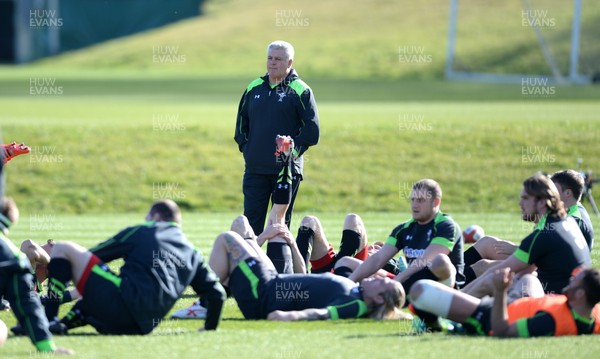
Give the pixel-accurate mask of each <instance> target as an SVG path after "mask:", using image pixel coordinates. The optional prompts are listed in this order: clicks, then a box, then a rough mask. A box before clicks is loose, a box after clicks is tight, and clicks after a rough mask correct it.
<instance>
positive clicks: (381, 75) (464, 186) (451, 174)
mask: <svg viewBox="0 0 600 359" xmlns="http://www.w3.org/2000/svg"><path fill="white" fill-rule="evenodd" d="M467 1H468V0H465V1H463V0H461V4H463V5H464V4H466V5H464V6H463V7H462V8H461V14H462V15H463V16H464V15H466V16H467V19H466V20H465V18H463V20H464V21H462V22H461V24H462V26H463V27H462V29H459V32H461V31H462V33H461V36H462V37H461V39H462V42H459V43H458V44H457V45H458V50H459V51H460V55H459V56H458V65H459V66H462V67H461V69H464V67H465V66H470V65H473V66H478V67H481V68H487V69H491V70H494V71H497V72H500V73H515V72H522V73H532V72H535V73H541V74H546V73H547V72H548V69H547V66H546V65H545V63H544V60H543V59H542V57H541V56H540V51H539V49H538V48H536V47H535V46H530V45H528V44H530V43H531V40H532V37H533V36H534V35H533V31H531V29H530V28H524V27H523V26H522V24H521V23H520V22H521V20H522V14H521V4H520V2H518V1H513V2H497V3H493V4H491V3H489V2H480V1H470V2H467ZM531 3H532V6H534V7H537V8H539V7H543V8H549V9H552V10H553V11H554V12H552V11H551V12H550V13H549V16H556V17H557V20H559V21H558V22H559V24H557V26H556V27H555V28H552V29H544V31H547V32H545V34H546V35H548V34H550V36H549V37H548V39H549V40H550V41H551V42H552V45H553V50H555V51H558V52H556V54H557V55H558V56H559V57H560V58H561V59H564V55H565V54H566V53H567V52H568V41H567V40H566V39H568V24H569V16H570V15H568V14H570V12H568V11H570V10H569V9H570V5H569V9H566V8H567V4H566V3H564V2H563V1H559V0H547V1H544V2H541V1H537V0H536V1H532V2H531ZM340 9H343V10H340ZM205 10H206V13H205V16H203V17H200V18H195V19H189V20H186V21H182V22H179V23H177V24H173V25H171V26H168V27H165V28H162V29H157V30H154V31H148V32H145V33H141V34H138V35H135V36H131V37H128V38H124V39H119V40H115V41H109V42H107V43H104V44H99V45H97V46H94V47H92V48H89V49H83V50H81V51H75V52H70V53H67V54H63V55H61V56H58V57H55V58H50V59H46V60H43V61H39V62H37V63H34V64H31V65H22V66H0V130H1V135H2V139H3V141H4V142H8V141H12V140H16V141H24V142H26V143H27V144H29V145H30V146H32V153H30V154H29V155H27V156H23V157H20V158H17V159H15V160H13V161H12V162H10V164H9V165H8V166H7V167H6V172H7V176H8V178H7V194H8V195H10V196H12V197H14V198H15V199H16V201H17V203H18V204H19V207H20V209H21V216H22V219H21V222H20V223H19V224H18V225H17V226H16V228H14V230H13V231H12V233H11V238H12V239H13V241H14V242H15V243H18V242H20V241H22V240H24V239H26V238H32V239H35V240H37V241H43V240H45V239H46V238H54V239H56V240H74V241H76V242H79V243H81V244H82V245H84V246H86V247H91V246H92V245H94V244H96V243H98V242H99V241H101V240H103V239H105V238H108V237H109V236H111V235H113V234H114V233H116V232H117V231H118V230H120V229H121V228H123V227H125V226H128V225H132V224H135V223H139V222H140V221H141V220H142V217H143V215H144V213H145V211H146V210H147V207H148V206H149V204H150V203H151V202H152V201H154V200H156V199H158V198H162V197H170V198H173V199H175V200H176V201H177V202H178V203H179V205H180V206H181V207H182V208H183V210H184V228H185V231H186V233H187V234H188V236H189V238H190V240H191V241H192V242H193V243H194V244H195V245H196V246H197V247H198V248H200V249H201V250H202V252H203V253H205V254H206V255H208V254H209V253H210V249H211V245H212V242H213V240H214V238H215V236H216V235H217V234H218V233H219V232H221V231H223V230H225V229H227V228H228V227H229V224H230V221H231V220H232V219H233V218H234V217H235V216H236V215H237V214H240V213H241V212H242V210H243V208H242V194H241V176H242V172H243V161H242V157H241V154H240V153H239V152H238V151H237V147H236V145H235V143H234V142H233V129H234V125H235V116H236V110H237V105H238V101H239V98H240V96H241V94H242V91H243V89H244V88H245V87H246V86H247V84H248V83H249V82H250V81H251V80H253V79H254V78H255V77H256V76H258V75H260V74H262V73H263V69H264V47H265V46H266V45H267V44H268V43H269V42H270V41H272V40H274V39H276V38H283V39H286V40H288V41H290V42H292V43H293V44H294V45H295V46H296V54H297V56H296V58H297V62H296V66H295V67H296V68H297V69H298V71H299V73H300V75H301V76H302V77H303V79H304V80H305V81H306V82H307V83H308V84H309V85H310V86H311V87H312V89H313V91H314V93H315V95H316V99H317V104H318V108H319V114H320V121H321V131H322V132H321V135H322V136H321V141H320V143H319V145H318V146H316V147H314V148H312V149H310V150H309V151H308V152H307V154H306V156H305V157H306V159H305V161H306V168H305V181H304V183H303V185H302V187H301V189H300V191H301V192H300V196H299V198H298V201H297V202H296V214H295V217H294V224H293V225H292V227H296V226H297V223H298V221H299V219H300V218H301V216H302V215H303V214H316V215H318V216H319V217H320V218H321V219H322V222H323V224H324V227H325V231H326V233H327V235H328V237H329V239H330V240H331V242H332V243H333V244H334V246H337V244H338V240H339V235H340V233H341V226H342V221H343V216H344V214H345V213H348V212H355V213H358V214H360V215H361V217H362V218H363V219H364V220H365V223H366V226H367V230H368V233H369V238H370V239H371V240H372V241H373V240H383V239H385V238H386V236H387V235H388V233H389V232H390V231H391V229H392V228H394V227H395V226H396V225H397V224H399V223H400V222H403V221H404V220H406V219H408V218H409V215H408V210H409V201H408V196H409V193H410V186H411V184H412V183H413V182H414V181H416V180H418V179H421V178H425V177H430V178H434V179H436V180H437V181H439V182H440V184H441V185H442V188H443V189H444V196H443V203H442V210H443V211H445V212H449V213H451V214H452V215H453V217H454V218H455V220H457V222H458V223H459V224H460V225H461V226H462V227H463V228H465V227H466V226H468V225H470V224H474V223H476V224H479V225H481V226H483V227H484V228H485V230H486V232H487V233H489V234H493V235H497V236H499V237H502V238H505V239H509V240H513V241H515V242H519V241H520V240H521V239H522V238H523V237H524V236H525V235H526V234H527V233H528V232H529V231H530V230H531V225H530V224H527V223H524V222H522V221H520V219H519V208H518V194H519V191H520V189H521V182H522V180H523V179H524V178H526V177H528V176H530V175H531V174H533V173H535V172H536V171H545V172H553V171H556V170H559V169H564V168H576V167H577V160H578V159H582V160H583V167H582V169H583V170H591V171H594V173H598V171H600V157H598V153H600V118H599V117H598V113H600V102H599V101H598V98H600V88H599V87H598V86H591V85H590V86H564V85H561V86H559V85H554V84H550V83H539V82H538V83H535V82H534V83H531V82H525V83H522V84H505V85H490V84H481V83H449V82H446V81H443V80H442V74H443V70H444V59H445V49H446V35H447V34H446V32H447V16H448V2H447V1H442V0H435V1H431V2H428V3H427V4H425V3H421V2H414V1H406V0H394V1H389V0H371V1H359V2H353V3H352V4H351V5H349V4H348V3H347V2H345V1H342V0H332V1H327V2H322V1H319V2H317V1H302V2H294V1H291V2H286V3H285V4H283V3H281V4H280V3H275V2H271V1H267V0H258V1H255V2H247V1H244V0H228V1H209V2H208V3H207V5H206V9H205ZM282 11H283V12H282ZM286 11H287V13H286ZM559 12H560V14H559ZM490 13H493V14H494V16H485V14H490ZM286 14H287V15H286ZM480 14H484V15H480ZM499 14H504V15H508V16H504V15H499ZM564 14H567V15H564ZM559 15H560V16H559ZM598 18H600V6H599V5H598V4H596V3H593V2H586V5H585V12H584V16H583V23H584V32H586V31H587V33H588V34H589V33H593V34H596V33H597V31H595V29H598V28H599V24H600V22H599V21H598ZM290 19H291V20H301V21H302V22H303V23H308V24H309V26H278V25H277V21H282V20H290ZM469 19H470V20H469ZM493 28H502V29H504V30H505V31H506V32H505V33H500V32H498V33H496V32H494V31H491V34H490V29H493ZM596 40H597V39H596V38H595V37H594V38H593V39H592V41H591V42H587V43H586V41H589V39H586V38H585V37H583V38H582V44H583V46H584V47H585V48H586V49H587V51H588V52H591V53H592V54H594V53H598V51H597V49H598V46H599V45H598V44H599V43H598V41H596ZM534 43H535V41H534ZM407 47H408V48H418V49H420V50H422V51H423V54H424V55H427V56H430V58H431V59H432V60H431V61H430V62H427V63H421V64H402V63H400V60H399V52H401V51H402V50H401V49H403V48H407ZM156 48H159V49H168V50H172V51H175V53H176V54H177V55H178V56H182V57H178V59H179V61H176V62H175V63H165V62H161V61H155V55H156V53H155V52H156ZM590 49H591V50H590ZM594 59H595V58H594V57H590V58H586V61H588V63H589V64H592V65H593V66H595V68H597V64H596V63H595V61H594ZM589 64H588V65H589ZM565 65H566V63H565V62H564V61H563V60H560V61H559V66H560V67H561V69H562V70H563V71H566V70H565ZM527 81H529V79H527ZM598 199H599V200H600V198H598ZM587 205H588V203H586V206H587ZM588 208H589V206H588ZM589 209H590V212H591V208H589ZM592 220H593V223H594V225H595V227H596V229H598V228H600V220H599V218H598V217H595V216H594V217H593V218H592ZM598 248H599V247H598V245H596V248H595V250H594V252H593V253H592V257H593V260H594V262H595V263H598V261H599V260H600V250H599V249H598ZM118 264H119V263H116V265H118ZM194 300H195V297H194V295H193V294H192V293H191V292H189V291H188V292H187V293H186V295H185V297H184V298H182V299H181V300H180V301H179V302H178V303H177V305H176V307H175V308H174V309H173V310H176V309H180V308H184V307H187V306H188V305H189V304H191V303H192V301H194ZM223 316H224V320H223V322H222V324H221V327H220V330H219V331H218V332H217V333H201V334H199V333H196V332H195V330H196V329H197V328H198V327H200V326H201V325H202V324H203V322H202V321H171V320H168V319H166V320H164V321H163V322H162V323H161V325H160V326H159V327H158V328H157V330H155V331H154V332H153V333H152V334H151V335H149V336H145V337H121V336H99V335H97V334H95V331H94V330H93V329H92V328H89V327H88V328H82V329H78V330H75V331H73V332H72V335H70V336H67V337H60V338H57V342H58V344H59V345H61V346H65V347H70V348H73V349H75V350H76V352H77V353H78V357H80V358H94V359H95V358H203V357H206V358H280V359H292V358H373V357H375V358H399V357H402V358H405V357H406V358H426V357H436V358H441V357H449V358H454V357H457V358H465V359H468V358H520V359H531V358H561V359H562V358H565V357H573V358H596V357H598V352H600V342H599V341H598V340H597V339H595V338H590V337H573V338H552V339H548V338H539V339H531V340H520V339H515V340H495V339H489V338H463V337H461V338H458V337H454V336H447V335H442V334H424V335H420V336H417V335H413V334H414V333H413V332H412V330H411V328H410V323H407V322H396V321H389V322H372V321H369V320H360V321H344V322H337V323H333V322H319V323H272V322H265V321H242V320H241V318H242V316H241V314H240V312H239V310H238V309H237V307H236V305H235V302H234V301H233V300H231V299H230V300H228V302H227V304H226V306H225V311H224V315H223ZM0 319H2V320H4V321H5V322H7V323H8V324H9V326H12V325H14V323H15V320H14V318H13V316H12V315H11V314H10V313H0ZM0 357H1V358H27V357H29V358H31V357H49V356H44V355H40V354H38V353H36V352H34V351H33V347H32V346H31V345H30V343H29V341H28V340H27V339H24V338H11V339H10V340H9V341H8V343H7V344H6V345H5V346H4V347H2V348H0Z"/></svg>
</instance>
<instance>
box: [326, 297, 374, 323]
mask: <svg viewBox="0 0 600 359" xmlns="http://www.w3.org/2000/svg"><path fill="white" fill-rule="evenodd" d="M353 305H357V306H358V311H357V312H356V316H355V318H360V317H362V316H363V315H365V314H366V313H367V312H368V308H367V304H366V303H365V302H363V301H362V300H360V299H356V300H353V301H351V302H348V303H346V304H342V305H332V306H329V307H327V310H328V311H329V317H330V319H331V320H337V319H340V313H339V309H343V308H346V307H349V306H353Z"/></svg>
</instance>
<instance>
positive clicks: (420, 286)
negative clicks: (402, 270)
mask: <svg viewBox="0 0 600 359" xmlns="http://www.w3.org/2000/svg"><path fill="white" fill-rule="evenodd" d="M427 285H428V284H427V282H426V281H422V280H419V281H417V282H416V283H415V284H413V285H412V286H411V287H410V292H409V296H410V301H411V302H412V303H414V302H415V301H418V300H419V298H420V297H421V294H423V291H425V287H426V286H427Z"/></svg>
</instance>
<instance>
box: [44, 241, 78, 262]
mask: <svg viewBox="0 0 600 359" xmlns="http://www.w3.org/2000/svg"><path fill="white" fill-rule="evenodd" d="M84 251H86V249H85V248H83V247H82V246H80V245H78V244H76V243H73V242H68V241H67V242H57V243H56V244H55V245H54V247H53V248H52V255H51V257H52V258H57V257H62V258H68V257H70V256H72V255H75V254H77V253H79V252H84Z"/></svg>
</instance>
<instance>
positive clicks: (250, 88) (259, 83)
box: [246, 77, 265, 93]
mask: <svg viewBox="0 0 600 359" xmlns="http://www.w3.org/2000/svg"><path fill="white" fill-rule="evenodd" d="M263 82H265V80H263V79H261V78H260V77H259V78H257V79H256V80H254V81H252V82H250V84H249V85H248V87H247V88H246V93H248V92H250V90H252V89H253V88H255V87H256V86H260V85H262V83H263Z"/></svg>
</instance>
